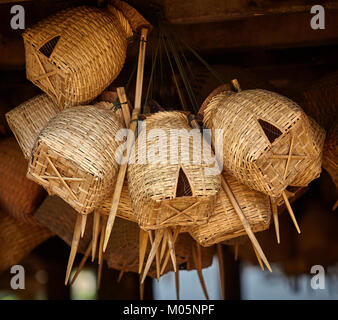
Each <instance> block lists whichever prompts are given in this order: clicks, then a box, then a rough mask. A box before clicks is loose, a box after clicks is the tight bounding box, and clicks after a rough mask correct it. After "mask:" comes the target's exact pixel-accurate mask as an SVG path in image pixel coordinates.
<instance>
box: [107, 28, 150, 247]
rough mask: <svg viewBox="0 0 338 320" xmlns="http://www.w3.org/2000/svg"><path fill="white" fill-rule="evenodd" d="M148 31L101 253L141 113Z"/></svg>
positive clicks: (142, 42)
mask: <svg viewBox="0 0 338 320" xmlns="http://www.w3.org/2000/svg"><path fill="white" fill-rule="evenodd" d="M147 35H148V30H147V29H146V28H143V29H142V30H141V39H140V47H139V57H138V66H137V76H136V90H135V107H134V110H133V114H132V118H131V122H130V130H129V131H128V136H127V142H126V151H125V154H126V159H127V161H125V162H124V163H123V164H122V165H121V166H120V169H119V173H118V176H117V180H116V185H115V190H114V195H113V200H112V204H111V208H110V212H109V218H108V223H107V228H106V232H105V238H104V246H103V251H106V248H107V244H108V240H109V237H110V234H111V231H112V228H113V225H114V221H115V216H116V212H117V207H118V205H119V201H120V196H121V191H122V187H123V182H124V177H125V175H126V170H127V166H128V159H129V155H130V152H131V148H132V146H133V144H134V139H135V132H136V128H137V119H138V115H139V113H140V111H141V98H142V86H143V73H144V60H145V49H146V41H147Z"/></svg>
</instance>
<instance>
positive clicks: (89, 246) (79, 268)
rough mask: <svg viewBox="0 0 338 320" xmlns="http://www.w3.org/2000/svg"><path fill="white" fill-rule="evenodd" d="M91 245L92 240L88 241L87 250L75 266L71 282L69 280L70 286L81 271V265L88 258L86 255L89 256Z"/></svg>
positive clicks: (83, 264) (82, 265)
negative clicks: (76, 266) (77, 265)
mask: <svg viewBox="0 0 338 320" xmlns="http://www.w3.org/2000/svg"><path fill="white" fill-rule="evenodd" d="M92 245H93V241H90V243H89V245H88V247H87V250H86V252H85V254H84V256H83V258H82V260H81V262H80V264H79V267H78V268H77V270H76V272H75V274H74V276H73V278H72V280H71V282H70V285H71V286H72V285H73V284H74V282H75V280H76V279H77V277H78V276H79V274H80V273H81V271H82V269H83V267H84V266H85V264H86V262H87V260H88V257H89V254H90V250H91V249H92Z"/></svg>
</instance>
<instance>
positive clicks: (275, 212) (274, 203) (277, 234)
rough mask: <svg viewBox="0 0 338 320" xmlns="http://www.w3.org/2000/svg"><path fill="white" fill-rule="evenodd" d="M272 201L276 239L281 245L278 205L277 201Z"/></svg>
mask: <svg viewBox="0 0 338 320" xmlns="http://www.w3.org/2000/svg"><path fill="white" fill-rule="evenodd" d="M270 201H271V208H272V215H273V222H274V225H275V232H276V238H277V243H278V244H279V243H280V234H279V220H278V209H277V204H276V202H275V201H272V199H271V198H270Z"/></svg>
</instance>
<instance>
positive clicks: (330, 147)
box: [323, 124, 338, 190]
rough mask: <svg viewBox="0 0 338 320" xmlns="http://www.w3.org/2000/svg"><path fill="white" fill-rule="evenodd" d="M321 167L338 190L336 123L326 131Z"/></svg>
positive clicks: (337, 126)
mask: <svg viewBox="0 0 338 320" xmlns="http://www.w3.org/2000/svg"><path fill="white" fill-rule="evenodd" d="M323 168H324V169H325V170H326V171H327V172H328V173H329V174H330V176H331V179H332V181H333V183H334V184H335V185H336V188H337V190H338V125H337V124H336V125H335V126H333V127H332V128H331V130H330V131H329V132H328V135H327V138H326V140H325V144H324V155H323Z"/></svg>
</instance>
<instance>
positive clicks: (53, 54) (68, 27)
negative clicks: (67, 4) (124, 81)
mask: <svg viewBox="0 0 338 320" xmlns="http://www.w3.org/2000/svg"><path fill="white" fill-rule="evenodd" d="M120 7H121V8H122V6H120ZM122 9H123V8H122ZM132 9H133V8H132ZM123 10H126V13H127V14H126V15H125V14H124V12H123V11H120V10H118V9H116V8H115V7H114V6H110V10H109V11H108V10H107V11H106V10H100V9H98V8H94V7H86V6H81V7H77V8H71V9H66V10H64V11H61V12H59V13H57V14H56V15H54V16H51V17H48V18H46V19H44V20H42V21H40V22H39V23H38V24H36V25H35V26H34V27H32V28H29V29H27V30H26V31H25V32H24V34H23V38H24V43H25V52H26V73H27V78H28V79H29V80H30V81H32V82H33V83H34V84H35V85H37V86H38V87H40V88H41V89H42V90H43V91H44V92H45V93H47V94H48V95H49V96H50V97H51V98H52V99H53V100H54V101H55V102H56V103H57V104H58V105H59V106H60V107H62V108H64V107H69V106H74V105H79V104H86V103H88V102H90V101H91V100H93V99H94V98H95V97H97V96H98V95H99V94H100V93H101V92H102V91H103V90H104V89H105V88H106V87H107V86H108V85H109V84H110V83H111V82H112V81H113V80H114V79H115V78H116V77H117V76H118V74H119V73H120V71H121V69H122V67H123V64H124V61H125V57H126V50H127V44H128V39H129V38H130V37H132V35H133V31H132V27H131V23H130V22H129V21H128V18H130V19H131V20H132V23H133V26H134V25H135V24H136V25H138V23H143V21H144V19H143V18H142V17H141V16H140V15H139V14H138V13H137V11H136V10H134V9H133V12H130V10H131V9H130V7H129V10H127V9H126V8H124V9H123Z"/></svg>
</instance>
